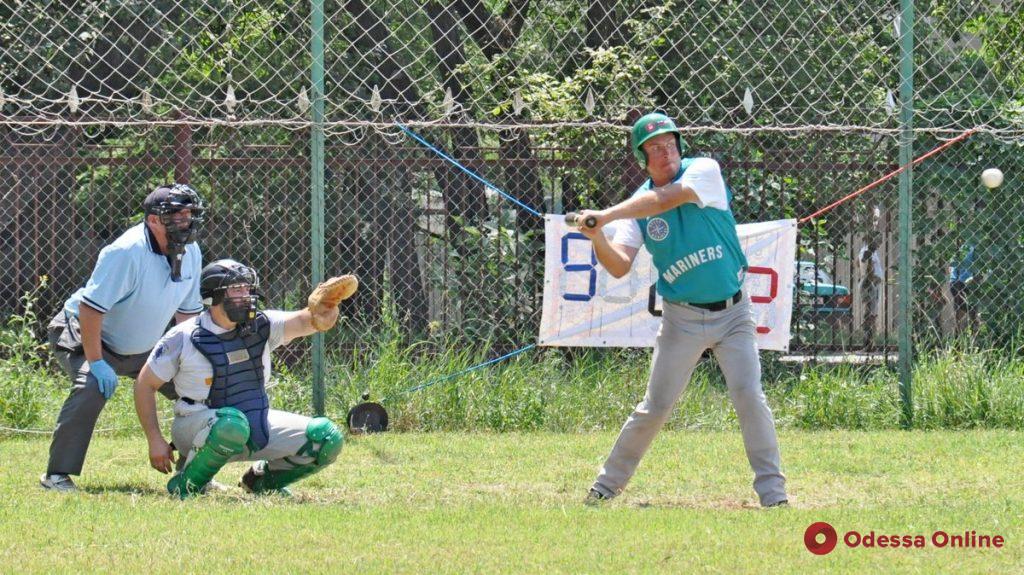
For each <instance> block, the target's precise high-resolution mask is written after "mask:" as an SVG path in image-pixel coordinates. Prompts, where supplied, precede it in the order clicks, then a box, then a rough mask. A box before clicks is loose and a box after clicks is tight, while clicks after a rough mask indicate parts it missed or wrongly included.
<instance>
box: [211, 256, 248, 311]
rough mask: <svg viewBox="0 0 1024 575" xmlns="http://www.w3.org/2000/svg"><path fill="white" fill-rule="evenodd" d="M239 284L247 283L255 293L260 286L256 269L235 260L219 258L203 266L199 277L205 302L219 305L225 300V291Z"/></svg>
mask: <svg viewBox="0 0 1024 575" xmlns="http://www.w3.org/2000/svg"><path fill="white" fill-rule="evenodd" d="M237 285H247V286H249V289H250V291H251V292H253V293H254V294H255V292H256V290H258V289H259V287H260V280H259V278H258V277H257V276H256V270H254V269H252V268H251V267H249V266H247V265H245V264H242V263H239V262H236V261H235V260H231V259H223V260H217V261H215V262H211V263H209V264H206V267H204V268H203V273H202V274H201V275H200V278H199V295H200V296H201V297H202V298H203V303H204V304H206V305H217V304H219V303H221V302H222V301H224V292H226V291H227V289H228V288H229V287H231V286H237Z"/></svg>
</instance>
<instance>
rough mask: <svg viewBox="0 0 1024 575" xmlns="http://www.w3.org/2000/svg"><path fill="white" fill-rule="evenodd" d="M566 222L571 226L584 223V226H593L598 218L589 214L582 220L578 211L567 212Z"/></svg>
mask: <svg viewBox="0 0 1024 575" xmlns="http://www.w3.org/2000/svg"><path fill="white" fill-rule="evenodd" d="M565 223H566V224H568V225H570V226H576V227H579V226H580V225H582V226H583V227H587V228H592V227H594V226H596V225H597V218H595V217H594V216H587V219H585V220H583V221H582V222H580V215H579V214H577V213H576V212H569V213H568V214H565Z"/></svg>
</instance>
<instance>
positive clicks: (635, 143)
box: [630, 112, 683, 169]
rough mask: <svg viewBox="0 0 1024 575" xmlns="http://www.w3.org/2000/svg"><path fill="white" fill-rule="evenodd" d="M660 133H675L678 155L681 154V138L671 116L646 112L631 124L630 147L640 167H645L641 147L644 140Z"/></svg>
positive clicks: (645, 155)
mask: <svg viewBox="0 0 1024 575" xmlns="http://www.w3.org/2000/svg"><path fill="white" fill-rule="evenodd" d="M660 134H675V136H676V145H677V146H678V147H679V155H680V156H681V155H683V138H682V135H681V134H680V132H679V128H677V127H676V123H675V122H673V121H672V118H669V117H668V116H666V115H665V114H662V113H660V112H654V113H651V114H647V115H646V116H641V117H640V119H639V120H637V121H636V123H635V124H633V132H632V134H631V135H630V147H631V148H632V149H633V155H634V156H636V161H638V162H640V167H641V168H645V169H646V168H647V154H646V153H644V149H643V144H644V142H646V141H647V140H650V139H651V138H653V137H654V136H657V135H660Z"/></svg>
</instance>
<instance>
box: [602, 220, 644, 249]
mask: <svg viewBox="0 0 1024 575" xmlns="http://www.w3.org/2000/svg"><path fill="white" fill-rule="evenodd" d="M603 231H604V235H605V236H606V237H607V238H608V241H610V242H612V243H615V244H621V245H624V246H629V247H631V248H637V249H639V248H640V247H641V246H643V245H644V236H643V234H642V233H640V224H638V223H637V222H636V220H615V221H614V222H612V223H610V224H608V225H606V226H605V227H604V228H603Z"/></svg>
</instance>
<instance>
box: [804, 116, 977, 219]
mask: <svg viewBox="0 0 1024 575" xmlns="http://www.w3.org/2000/svg"><path fill="white" fill-rule="evenodd" d="M973 133H974V130H967V131H966V132H964V133H963V134H960V135H959V136H957V137H955V138H953V139H952V140H949V141H948V142H945V143H944V144H942V145H941V146H939V147H937V148H935V149H934V150H932V151H930V152H928V153H927V154H924V155H922V156H919V157H918V158H917V159H915V160H914V161H912V162H910V163H909V164H906V165H903V166H900V167H899V168H896V169H895V170H893V171H891V172H889V173H888V174H886V175H884V176H882V177H881V178H878V179H877V180H875V181H873V182H871V183H870V184H868V185H866V186H864V187H863V188H861V189H859V190H857V191H856V192H853V193H852V194H849V195H847V196H846V197H844V198H840V199H839V200H836V201H834V202H832V203H831V204H829V205H827V206H825V207H824V208H821V209H820V210H818V211H816V212H814V213H813V214H811V215H809V216H805V217H803V218H800V220H799V221H798V222H797V223H800V224H803V223H806V222H807V221H809V220H812V219H814V218H816V217H818V216H820V215H821V214H824V213H825V212H827V211H829V210H831V209H832V208H834V207H836V206H838V205H840V204H844V203H846V202H847V201H849V200H852V199H853V198H856V197H857V196H859V195H861V194H863V193H864V192H867V191H869V190H871V189H873V188H875V187H877V186H878V185H879V184H881V183H882V182H884V181H886V180H888V179H889V178H891V177H893V176H895V175H898V174H899V173H900V172H902V171H904V170H906V169H907V168H909V167H910V166H916V165H918V164H920V163H921V162H923V161H925V160H927V159H928V158H930V157H932V156H934V155H935V154H938V153H939V152H941V151H943V150H945V149H946V148H948V147H950V146H952V145H953V144H956V143H958V142H960V141H963V140H965V139H967V137H969V136H970V135H971V134H973Z"/></svg>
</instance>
